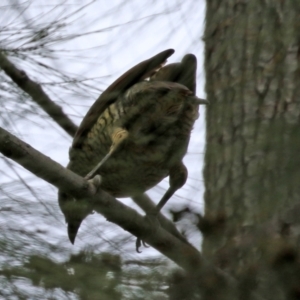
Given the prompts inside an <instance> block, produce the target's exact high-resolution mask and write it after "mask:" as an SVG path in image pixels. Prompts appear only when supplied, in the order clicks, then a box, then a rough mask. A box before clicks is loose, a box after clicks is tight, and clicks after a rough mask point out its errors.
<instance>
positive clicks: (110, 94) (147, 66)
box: [72, 49, 174, 148]
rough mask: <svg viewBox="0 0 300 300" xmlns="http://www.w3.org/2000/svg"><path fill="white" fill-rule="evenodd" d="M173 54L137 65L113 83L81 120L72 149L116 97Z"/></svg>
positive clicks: (166, 52) (167, 51) (170, 50)
mask: <svg viewBox="0 0 300 300" xmlns="http://www.w3.org/2000/svg"><path fill="white" fill-rule="evenodd" d="M173 53H174V50H173V49H168V50H165V51H163V52H160V53H158V54H156V55H155V56H153V57H151V58H149V59H147V60H145V61H142V62H141V63H139V64H137V65H136V66H134V67H133V68H131V69H130V70H128V71H127V72H126V73H124V74H123V75H122V76H121V77H119V78H118V79H117V80H116V81H114V82H113V83H112V84H111V85H110V86H109V87H108V88H107V89H106V90H105V91H104V92H103V93H102V94H101V95H100V97H99V98H98V99H97V100H96V102H95V103H94V104H93V105H92V106H91V108H90V109H89V111H88V112H87V114H86V115H85V117H84V118H83V120H82V122H81V124H80V126H79V128H78V130H77V132H76V134H75V137H74V140H73V144H72V147H73V148H80V147H81V145H82V142H83V141H84V139H85V137H86V135H87V133H88V132H89V130H90V129H91V128H92V126H93V125H94V124H95V122H96V121H97V119H98V117H99V115H101V114H102V113H103V111H104V110H105V109H106V108H107V107H108V106H109V105H111V104H112V103H114V102H115V101H116V99H117V98H118V96H119V95H120V94H121V93H123V92H124V91H126V90H127V89H128V88H130V87H131V86H133V85H134V84H135V83H137V82H139V81H141V80H143V79H145V78H147V77H150V76H151V75H152V74H153V73H154V72H155V71H156V70H157V69H158V68H160V67H161V66H162V65H163V64H164V62H165V61H166V59H167V58H168V57H169V56H171V55H172V54H173Z"/></svg>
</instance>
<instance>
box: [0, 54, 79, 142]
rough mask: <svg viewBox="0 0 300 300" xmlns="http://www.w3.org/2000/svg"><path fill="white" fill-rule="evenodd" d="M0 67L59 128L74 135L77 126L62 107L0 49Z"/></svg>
mask: <svg viewBox="0 0 300 300" xmlns="http://www.w3.org/2000/svg"><path fill="white" fill-rule="evenodd" d="M0 68H2V69H3V71H4V72H5V73H6V75H7V76H9V77H10V78H11V79H12V80H13V81H14V82H15V83H16V84H17V85H18V86H19V87H20V88H21V89H22V90H23V91H24V92H26V93H27V94H28V95H30V96H31V98H32V100H33V101H34V102H36V103H37V104H38V105H39V106H40V107H41V108H42V109H43V110H44V111H45V112H46V113H47V114H48V115H49V116H50V117H51V118H52V119H53V120H54V121H55V122H56V123H57V124H58V125H59V126H60V127H61V128H63V129H64V130H65V131H66V132H67V133H68V134H69V135H70V136H72V137H73V136H74V135H75V132H76V130H77V126H76V125H75V124H74V123H73V122H72V121H71V120H70V119H69V117H68V116H67V115H66V114H65V113H64V112H63V110H62V108H61V107H60V106H59V105H57V104H55V103H54V102H53V101H52V100H51V99H50V97H49V96H48V95H47V94H46V93H45V92H44V90H43V89H42V87H41V86H40V85H39V84H38V83H36V82H34V81H32V80H31V79H30V78H29V77H28V76H27V75H26V73H25V72H24V71H23V70H19V69H18V68H17V67H16V66H15V65H14V64H13V63H11V62H10V61H9V60H8V59H7V58H6V56H5V55H4V54H3V52H1V50H0Z"/></svg>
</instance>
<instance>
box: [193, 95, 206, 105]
mask: <svg viewBox="0 0 300 300" xmlns="http://www.w3.org/2000/svg"><path fill="white" fill-rule="evenodd" d="M194 101H195V103H197V104H199V105H200V104H206V105H207V104H209V102H208V100H206V99H201V98H198V97H195V98H194Z"/></svg>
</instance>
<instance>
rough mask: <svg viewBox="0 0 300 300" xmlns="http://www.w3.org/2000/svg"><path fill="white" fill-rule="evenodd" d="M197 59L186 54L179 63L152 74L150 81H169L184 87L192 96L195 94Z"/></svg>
mask: <svg viewBox="0 0 300 300" xmlns="http://www.w3.org/2000/svg"><path fill="white" fill-rule="evenodd" d="M196 71H197V58H196V56H195V55H193V54H187V55H185V56H184V57H183V59H182V61H181V62H180V63H174V64H169V65H166V66H165V67H163V68H161V69H160V70H158V72H156V73H155V74H153V76H152V77H151V79H150V80H155V81H171V82H177V83H180V84H182V85H184V86H186V87H187V88H188V89H189V90H190V91H192V92H193V93H194V94H195V93H196Z"/></svg>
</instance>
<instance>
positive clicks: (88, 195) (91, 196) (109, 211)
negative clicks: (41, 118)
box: [0, 128, 203, 271]
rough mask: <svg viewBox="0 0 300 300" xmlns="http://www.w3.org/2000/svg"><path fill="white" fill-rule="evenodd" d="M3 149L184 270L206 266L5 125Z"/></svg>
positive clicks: (155, 226) (1, 134)
mask: <svg viewBox="0 0 300 300" xmlns="http://www.w3.org/2000/svg"><path fill="white" fill-rule="evenodd" d="M0 152H2V153H3V154H4V155H5V156H7V157H9V158H11V159H12V160H14V161H16V162H17V163H19V164H20V165H22V166H23V167H24V168H25V169H27V170H29V171H30V172H32V173H34V174H35V175H36V176H38V177H40V178H42V179H44V180H46V181H47V182H49V183H51V184H52V185H54V186H56V187H57V188H59V189H62V190H64V191H65V192H66V193H68V194H70V195H73V196H74V197H76V198H77V199H78V198H79V199H85V201H90V205H91V206H92V208H93V209H94V210H96V211H97V212H99V213H101V214H102V215H103V216H105V217H106V218H107V220H109V221H110V222H112V223H115V224H117V225H119V226H121V227H122V228H123V229H124V230H126V231H128V232H130V233H131V234H133V235H134V236H136V237H140V238H141V239H143V240H144V241H145V242H146V243H147V244H149V245H151V246H152V247H153V248H155V249H156V250H158V251H159V252H161V253H162V254H163V255H165V256H167V257H168V258H170V259H171V260H173V261H174V262H175V263H177V264H178V265H179V266H181V267H183V268H184V269H185V270H187V271H193V270H195V269H196V270H197V269H198V268H199V269H200V268H201V266H202V265H203V261H202V257H201V254H200V253H199V252H198V251H197V250H196V249H195V248H194V247H193V246H192V245H190V244H188V243H187V242H182V241H181V240H179V239H177V238H176V237H174V235H172V234H170V233H168V232H167V231H165V230H164V229H163V228H162V227H160V226H159V225H158V224H156V223H155V222H149V220H148V219H147V218H144V217H142V216H141V215H140V214H138V213H137V212H136V211H135V210H134V209H132V208H130V207H127V206H126V205H124V204H123V203H121V202H119V201H118V200H116V199H114V198H113V197H112V196H110V195H109V194H107V193H105V192H104V191H102V190H98V191H97V192H96V193H95V192H93V190H94V189H93V186H91V184H90V183H89V182H88V181H86V180H84V179H83V178H82V177H80V176H78V175H77V174H75V173H73V172H71V171H70V170H67V169H65V168H63V167H62V166H61V165H60V164H58V163H56V162H55V161H53V160H51V159H50V158H48V157H46V156H45V155H43V154H42V153H40V152H39V151H37V150H35V149H34V148H32V147H31V146H30V145H28V144H26V143H24V142H22V141H21V140H20V139H18V138H17V137H15V136H13V135H12V134H10V133H9V132H7V131H6V130H4V129H2V128H0Z"/></svg>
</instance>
